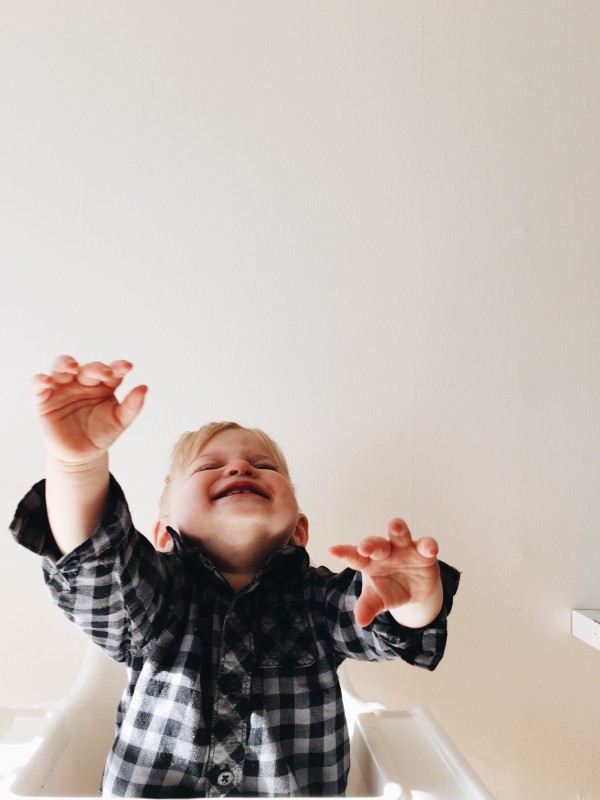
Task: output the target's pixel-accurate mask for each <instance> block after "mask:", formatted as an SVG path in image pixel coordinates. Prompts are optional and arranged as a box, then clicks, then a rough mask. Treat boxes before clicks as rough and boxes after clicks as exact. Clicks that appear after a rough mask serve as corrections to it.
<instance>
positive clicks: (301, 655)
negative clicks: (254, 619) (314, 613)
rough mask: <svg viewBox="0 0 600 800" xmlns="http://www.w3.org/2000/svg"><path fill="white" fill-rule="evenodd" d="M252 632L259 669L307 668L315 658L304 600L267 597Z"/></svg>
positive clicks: (315, 650)
mask: <svg viewBox="0 0 600 800" xmlns="http://www.w3.org/2000/svg"><path fill="white" fill-rule="evenodd" d="M261 605H262V608H261V613H260V615H259V616H258V620H260V622H259V623H258V624H257V625H256V627H255V630H254V652H255V658H256V664H257V666H258V667H260V668H265V669H269V668H273V667H277V668H279V669H295V668H304V667H308V666H310V665H311V664H314V663H315V662H316V661H317V659H318V653H317V647H316V643H315V640H314V636H313V630H312V626H311V624H310V620H309V618H308V612H307V609H306V606H305V604H304V598H303V597H302V596H300V597H298V596H295V595H292V596H290V595H285V594H284V595H282V596H281V595H280V596H273V595H266V596H265V598H264V603H262V604H261Z"/></svg>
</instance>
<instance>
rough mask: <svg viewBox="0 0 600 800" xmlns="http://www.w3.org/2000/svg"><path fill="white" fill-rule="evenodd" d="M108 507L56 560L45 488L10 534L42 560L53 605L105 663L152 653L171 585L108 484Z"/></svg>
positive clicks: (165, 565) (20, 511) (160, 558)
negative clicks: (94, 525) (88, 531)
mask: <svg viewBox="0 0 600 800" xmlns="http://www.w3.org/2000/svg"><path fill="white" fill-rule="evenodd" d="M108 507H109V510H108V512H107V514H106V516H105V518H104V519H103V521H102V522H101V523H100V525H99V526H98V527H97V528H96V530H95V531H94V533H93V534H92V536H91V537H90V538H89V539H87V540H86V541H85V542H83V543H82V544H81V545H79V547H77V548H76V549H75V550H73V551H72V552H70V553H68V554H67V555H64V556H63V555H62V554H61V552H60V550H59V548H58V546H57V545H56V542H55V540H54V537H53V535H52V531H51V529H50V525H49V522H48V514H47V510H46V499H45V481H40V482H39V483H37V484H36V485H35V486H34V487H33V488H32V489H31V490H30V491H29V492H28V493H27V494H26V495H25V497H24V498H23V500H22V501H21V502H20V504H19V506H18V508H17V511H16V514H15V517H14V519H13V521H12V523H11V526H10V527H11V530H12V533H13V536H14V537H15V539H16V540H17V542H19V543H20V544H21V545H23V546H24V547H27V548H28V549H29V550H32V551H33V552H34V553H37V554H38V555H40V556H42V557H43V560H42V568H43V573H44V579H45V581H46V585H47V586H48V589H49V591H50V595H51V597H52V599H53V601H54V603H55V604H56V605H57V606H58V607H59V608H60V609H61V610H62V611H63V612H64V614H65V615H66V616H67V617H68V619H70V620H71V621H72V622H74V623H75V624H76V625H77V626H78V627H79V628H81V629H82V630H83V631H84V632H85V633H86V634H88V635H89V636H90V637H91V638H92V640H93V641H94V642H95V643H96V644H98V645H100V646H101V647H102V648H103V649H104V650H106V652H107V653H108V655H110V656H111V657H112V658H114V659H115V660H117V661H126V660H128V658H130V657H131V656H134V655H144V654H146V653H147V652H148V651H149V650H151V649H152V648H153V646H154V644H155V640H156V631H157V630H159V628H160V626H161V624H162V622H161V620H162V617H163V615H165V614H167V613H169V605H170V601H169V598H170V597H173V596H177V590H178V585H177V583H178V582H177V576H176V575H171V574H169V576H167V572H170V570H169V561H168V558H165V556H164V555H162V554H160V553H158V552H157V551H156V550H155V549H154V547H153V546H152V544H151V543H150V542H149V541H148V539H146V537H144V536H143V535H142V534H140V533H138V532H137V531H136V530H135V528H134V527H133V523H132V521H131V516H130V512H129V508H128V505H127V502H126V500H125V497H124V495H123V492H122V490H121V487H120V486H119V484H118V483H117V481H116V480H115V479H114V478H113V477H112V476H111V479H110V488H109V504H108Z"/></svg>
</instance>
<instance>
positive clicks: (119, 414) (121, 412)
mask: <svg viewBox="0 0 600 800" xmlns="http://www.w3.org/2000/svg"><path fill="white" fill-rule="evenodd" d="M147 391H148V387H147V386H136V387H135V389H132V390H131V391H130V392H129V394H128V395H127V397H126V398H125V399H124V400H123V402H122V403H121V404H120V405H119V406H117V408H116V410H115V416H116V418H117V420H118V422H119V424H120V425H121V427H122V428H123V430H125V428H128V427H129V426H130V425H131V423H132V422H133V420H134V419H135V418H136V417H137V415H138V414H139V413H140V411H141V410H142V407H143V405H144V400H145V399H146V392H147Z"/></svg>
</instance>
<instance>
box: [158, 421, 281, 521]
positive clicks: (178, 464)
mask: <svg viewBox="0 0 600 800" xmlns="http://www.w3.org/2000/svg"><path fill="white" fill-rule="evenodd" d="M230 430H241V431H249V432H250V433H253V434H254V435H255V436H257V437H258V438H259V439H260V441H261V443H262V444H263V445H264V447H265V448H266V450H267V453H268V454H269V455H270V456H271V458H273V460H274V461H275V463H276V464H277V467H278V468H279V471H280V472H281V474H282V475H283V476H284V477H285V478H286V479H287V480H288V481H289V482H290V484H291V485H292V488H293V484H292V480H291V478H290V473H289V469H288V465H287V462H286V460H285V456H284V455H283V452H282V451H281V448H280V447H279V445H278V444H277V442H275V441H274V440H273V439H271V437H270V436H269V435H268V434H267V433H265V432H264V431H262V430H261V429H260V428H245V427H244V426H243V425H239V424H238V423H237V422H209V423H208V424H207V425H203V426H202V427H201V428H198V430H197V431H186V432H185V433H184V434H182V435H181V436H180V437H179V439H178V440H177V442H175V445H174V447H173V450H172V451H171V460H170V463H169V471H168V473H167V475H166V477H165V485H164V487H163V491H162V494H161V496H160V501H159V504H158V513H159V516H160V517H161V519H164V518H166V517H168V513H169V489H170V487H171V484H172V483H173V481H174V480H175V479H176V478H177V476H178V475H181V474H182V472H183V471H184V470H185V468H186V467H187V466H189V465H190V464H191V463H192V461H193V460H194V459H195V458H196V456H197V455H198V453H200V452H201V451H202V450H203V449H204V447H205V446H206V445H207V444H208V443H209V441H210V440H211V439H212V438H213V437H215V436H216V435H217V434H218V433H222V432H223V431H230Z"/></svg>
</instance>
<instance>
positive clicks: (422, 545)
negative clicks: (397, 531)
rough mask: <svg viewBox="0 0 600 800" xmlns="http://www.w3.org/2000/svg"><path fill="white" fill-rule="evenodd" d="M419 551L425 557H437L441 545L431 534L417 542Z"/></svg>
mask: <svg viewBox="0 0 600 800" xmlns="http://www.w3.org/2000/svg"><path fill="white" fill-rule="evenodd" d="M416 548H417V552H418V553H419V554H420V555H422V556H423V557H424V558H437V555H438V552H439V546H438V543H437V542H436V540H435V539H433V538H432V537H431V536H423V538H422V539H419V540H418V541H417V542H416Z"/></svg>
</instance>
